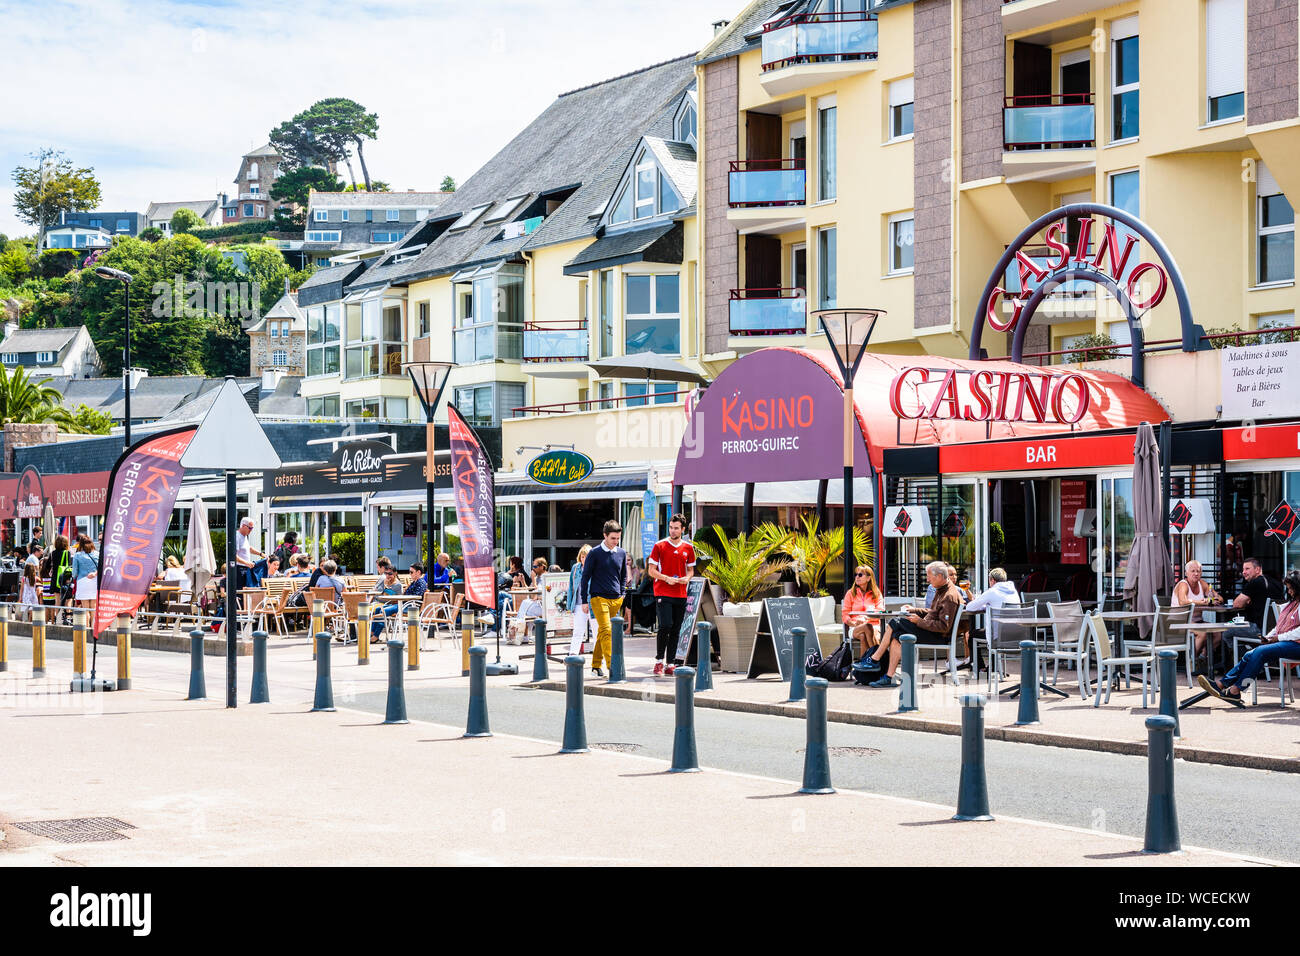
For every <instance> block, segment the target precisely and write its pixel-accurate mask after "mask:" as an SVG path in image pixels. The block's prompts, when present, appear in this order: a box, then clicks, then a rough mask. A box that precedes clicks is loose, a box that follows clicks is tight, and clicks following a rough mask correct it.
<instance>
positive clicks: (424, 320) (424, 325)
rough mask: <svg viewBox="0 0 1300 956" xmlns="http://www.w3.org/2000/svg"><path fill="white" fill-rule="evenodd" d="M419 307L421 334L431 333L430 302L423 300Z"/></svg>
mask: <svg viewBox="0 0 1300 956" xmlns="http://www.w3.org/2000/svg"><path fill="white" fill-rule="evenodd" d="M417 309H418V313H419V316H420V330H419V334H420V336H421V337H423V336H426V335H428V334H429V303H427V302H421V303H420V304H419V306H418V307H417Z"/></svg>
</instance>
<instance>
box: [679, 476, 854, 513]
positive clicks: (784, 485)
mask: <svg viewBox="0 0 1300 956" xmlns="http://www.w3.org/2000/svg"><path fill="white" fill-rule="evenodd" d="M817 484H818V483H817V481H815V480H807V481H765V482H758V483H757V484H755V485H754V504H756V505H809V506H815V505H816V504H817ZM686 494H687V497H691V496H694V498H695V500H696V501H697V502H699V503H700V504H707V505H739V504H744V502H745V486H744V485H743V484H733V485H699V486H698V487H696V486H691V487H689V488H687V489H686ZM875 502H876V496H875V494H873V492H872V490H871V479H870V478H855V479H853V506H854V507H855V508H867V507H871V506H872V505H874V504H875ZM826 503H827V504H828V505H842V504H844V479H843V478H832V479H830V481H829V482H828V484H827V487H826Z"/></svg>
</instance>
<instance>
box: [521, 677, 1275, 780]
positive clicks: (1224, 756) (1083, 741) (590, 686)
mask: <svg viewBox="0 0 1300 956" xmlns="http://www.w3.org/2000/svg"><path fill="white" fill-rule="evenodd" d="M517 686H520V687H531V688H534V689H536V690H549V691H558V692H561V693H562V692H563V691H564V689H565V685H564V684H563V682H561V681H554V680H548V681H539V682H531V681H530V682H525V683H522V684H519V685H517ZM584 692H585V693H587V694H591V695H594V696H596V697H616V698H622V699H624V700H645V701H651V702H653V703H657V704H670V703H672V702H673V695H672V694H671V693H668V692H666V691H659V690H657V689H656V690H655V691H653V692H648V691H644V690H642V689H641V688H640V685H639V684H633V683H630V682H629V683H628V684H626V685H621V684H616V685H612V686H611V685H609V684H599V683H587V684H585V685H584ZM695 706H696V707H702V708H706V709H711V710H729V711H735V712H738V713H745V714H764V715H767V716H772V717H799V718H802V717H803V716H804V708H803V705H802V704H783V703H766V702H762V701H751V700H733V699H729V698H725V697H709V696H707V694H696V695H695ZM826 718H827V720H829V721H831V722H832V723H838V724H856V725H858V726H862V727H884V728H887V729H889V730H911V731H917V732H920V733H930V734H947V735H948V736H953V737H956V736H960V735H961V725H960V724H956V723H948V722H947V721H942V720H929V719H927V718H925V717H903V716H899V715H895V714H863V713H859V712H857V711H847V710H829V711H827V714H826ZM984 736H985V739H986V740H1001V741H1006V742H1008V743H1019V744H1035V745H1037V746H1040V747H1061V748H1064V749H1067V750H1090V751H1094V752H1096V753H1111V754H1120V755H1121V756H1126V757H1144V756H1146V752H1147V746H1146V744H1145V743H1144V742H1142V741H1137V740H1113V739H1109V738H1095V737H1077V736H1074V735H1072V734H1060V733H1053V732H1050V731H1044V730H1034V729H1032V728H1024V727H986V728H985V731H984ZM1174 757H1175V758H1177V759H1181V760H1186V761H1188V762H1190V763H1207V764H1216V765H1218V766H1221V767H1240V768H1245V769H1249V770H1271V771H1273V772H1274V773H1300V758H1295V757H1277V756H1273V755H1270V754H1253V753H1236V752H1234V751H1231V750H1209V749H1206V748H1204V747H1188V746H1180V745H1178V744H1175V746H1174Z"/></svg>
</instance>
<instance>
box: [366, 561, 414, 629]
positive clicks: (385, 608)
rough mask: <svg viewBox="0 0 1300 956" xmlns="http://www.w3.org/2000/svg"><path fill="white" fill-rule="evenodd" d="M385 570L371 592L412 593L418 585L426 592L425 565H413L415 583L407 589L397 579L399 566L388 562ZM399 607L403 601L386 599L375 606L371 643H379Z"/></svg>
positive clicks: (389, 595)
mask: <svg viewBox="0 0 1300 956" xmlns="http://www.w3.org/2000/svg"><path fill="white" fill-rule="evenodd" d="M417 568H418V569H419V574H418V576H417V575H416V569H417ZM383 572H384V576H383V577H382V578H380V579H379V581H378V582H377V583H376V584H375V589H374V590H373V591H371V592H370V593H371V594H376V595H385V596H388V597H395V596H397V595H399V594H411V593H412V592H411V588H415V587H417V586H419V587H420V594H423V593H424V588H423V584H424V581H423V578H424V567H423V566H422V565H419V564H413V565H411V578H412V581H413V583H412V584H411V586H410V587H408V588H407V589H406V590H405V591H403V590H402V582H401V581H399V580H398V579H397V568H395V567H393V566H392V565H391V564H387V565H385V566H384V568H383ZM399 608H401V603H400V602H398V601H392V602H388V601H385V602H383V603H382V604H380V605H379V606H378V607H376V608H375V611H374V613H373V614H372V615H371V617H370V643H371V644H378V643H379V635H380V634H382V633H384V625H385V623H386V622H387V620H388V617H389V616H390V615H392V614H396V613H397V611H398V609H399Z"/></svg>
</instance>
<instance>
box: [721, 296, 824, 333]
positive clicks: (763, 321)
mask: <svg viewBox="0 0 1300 956" xmlns="http://www.w3.org/2000/svg"><path fill="white" fill-rule="evenodd" d="M807 329H808V299H807V298H806V297H805V296H802V295H799V296H784V297H780V298H748V297H746V298H743V299H739V298H738V299H732V300H731V334H732V335H760V334H767V335H802V334H804V332H806V331H807Z"/></svg>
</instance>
